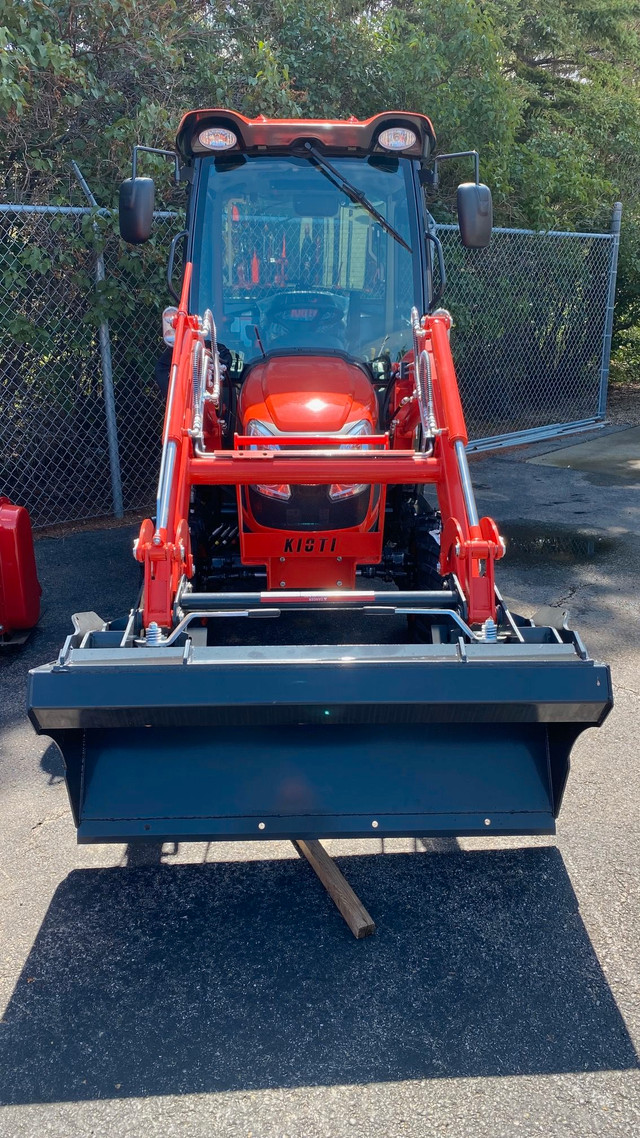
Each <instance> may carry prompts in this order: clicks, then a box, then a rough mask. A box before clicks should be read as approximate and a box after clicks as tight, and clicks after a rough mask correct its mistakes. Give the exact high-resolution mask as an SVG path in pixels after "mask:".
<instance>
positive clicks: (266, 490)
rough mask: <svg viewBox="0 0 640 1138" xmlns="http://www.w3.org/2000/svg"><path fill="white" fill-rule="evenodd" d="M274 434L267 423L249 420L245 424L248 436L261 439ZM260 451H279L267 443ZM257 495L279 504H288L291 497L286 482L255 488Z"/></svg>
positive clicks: (273, 445)
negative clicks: (276, 501)
mask: <svg viewBox="0 0 640 1138" xmlns="http://www.w3.org/2000/svg"><path fill="white" fill-rule="evenodd" d="M274 433H275V432H274V430H273V428H272V427H270V426H269V425H268V424H267V423H262V422H261V421H260V419H250V420H249V422H248V423H247V434H248V435H261V436H262V437H265V436H267V437H269V436H270V435H273V434H274ZM251 449H252V450H257V449H258V448H257V447H252V448H251ZM261 449H262V450H280V447H279V446H278V444H277V443H269V444H265V445H263V447H262V448H261ZM256 490H257V491H258V493H259V494H263V495H264V497H265V498H277V499H278V500H279V501H280V502H288V501H289V498H290V497H291V487H290V486H288V485H287V483H286V482H278V483H276V485H273V486H271V485H268V486H264V485H261V486H256Z"/></svg>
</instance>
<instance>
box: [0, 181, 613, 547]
mask: <svg viewBox="0 0 640 1138" xmlns="http://www.w3.org/2000/svg"><path fill="white" fill-rule="evenodd" d="M619 222H620V212H619V207H616V210H615V211H614V224H613V228H612V232H611V233H608V234H575V233H547V234H541V233H534V232H530V231H527V230H512V229H497V230H495V231H494V237H493V240H492V243H491V246H490V248H489V249H486V250H465V249H464V248H463V247H462V245H461V244H460V240H459V237H458V234H457V229H456V227H455V226H440V227H439V234H440V237H441V240H442V242H443V245H444V251H445V260H446V264H447V275H448V281H449V284H448V287H447V293H446V296H445V303H446V305H447V307H448V308H449V309H450V310H451V311H452V313H453V316H454V320H455V326H454V329H453V332H452V343H453V347H454V354H455V358H456V363H457V367H458V373H459V378H460V384H461V389H462V395H463V402H464V406H465V411H466V415H467V421H468V425H469V433H470V437H471V438H472V439H474V440H475V442H474V443H473V444H472V445H474V446H476V447H479V448H483V447H489V446H497V445H505V444H506V443H511V444H513V443H514V442H518V441H526V440H527V439H529V438H535V437H548V436H550V435H554V434H558V433H560V432H562V431H563V430H566V429H568V428H575V427H576V426H577V425H578V426H579V425H584V424H589V423H595V422H598V421H602V419H603V416H604V409H605V405H606V384H607V375H608V361H609V352H610V344H611V318H612V313H613V296H614V289H615V271H616V263H617V248H618V234H619ZM180 224H181V222H180V219H179V218H178V217H176V215H174V214H168V213H164V214H157V215H156V227H155V238H154V240H153V242H152V243H150V244H149V245H148V246H145V247H144V248H143V249H131V248H128V247H126V246H125V245H124V244H123V243H122V242H121V241H120V239H119V238H118V237H117V236H116V234H115V232H114V219H113V218H112V217H111V216H110V215H109V214H108V213H107V212H106V211H104V210H95V209H90V208H83V207H77V206H66V207H65V206H35V205H28V206H25V205H13V204H9V205H0V493H6V494H8V495H9V496H10V497H12V498H13V499H14V500H15V501H17V502H20V503H21V504H23V505H26V506H27V507H28V508H29V510H30V512H31V515H32V520H33V523H34V525H35V526H36V527H42V526H48V525H52V524H56V523H61V522H68V521H77V520H84V519H89V518H93V517H97V516H101V515H108V514H115V515H116V516H118V515H120V514H121V513H122V511H125V512H130V511H142V510H146V509H147V508H149V505H150V503H151V502H152V501H153V499H154V492H155V482H156V477H157V469H158V457H159V440H160V434H161V423H162V415H163V406H162V400H161V397H160V395H159V393H158V390H157V388H156V385H155V383H154V379H153V371H154V366H155V362H156V360H157V358H158V355H159V353H160V351H161V350H162V348H163V344H162V340H161V338H160V315H161V311H162V308H163V307H164V305H165V304H166V303H168V300H167V291H166V282H165V279H164V270H165V264H166V255H167V250H168V245H169V242H170V239H171V237H172V236H173V234H174V233H175V232H176V231H177V230H178V229H179V228H180ZM109 363H110V374H109V368H108V364H109ZM105 378H106V384H105ZM114 464H115V465H114Z"/></svg>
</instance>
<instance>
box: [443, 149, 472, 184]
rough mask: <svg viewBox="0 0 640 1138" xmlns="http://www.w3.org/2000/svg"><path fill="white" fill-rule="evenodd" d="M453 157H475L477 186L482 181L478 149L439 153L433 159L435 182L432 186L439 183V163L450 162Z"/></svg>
mask: <svg viewBox="0 0 640 1138" xmlns="http://www.w3.org/2000/svg"><path fill="white" fill-rule="evenodd" d="M452 158H473V164H474V168H475V172H476V186H477V185H479V183H480V155H479V154H478V151H477V150H457V151H456V152H455V153H453V154H438V157H437V158H434V160H433V182H432V186H433V188H434V189H435V187H436V186H437V185H438V164H439V163H440V162H449V161H450V160H451V159H452Z"/></svg>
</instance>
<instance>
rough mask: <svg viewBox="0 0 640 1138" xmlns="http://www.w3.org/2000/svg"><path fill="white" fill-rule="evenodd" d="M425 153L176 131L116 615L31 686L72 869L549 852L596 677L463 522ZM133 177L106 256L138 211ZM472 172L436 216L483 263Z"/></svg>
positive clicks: (405, 116)
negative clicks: (129, 574)
mask: <svg viewBox="0 0 640 1138" xmlns="http://www.w3.org/2000/svg"><path fill="white" fill-rule="evenodd" d="M434 147H435V136H434V132H433V128H432V125H431V123H430V121H429V119H428V118H426V117H425V116H424V115H419V114H409V113H404V112H402V113H401V112H388V113H384V114H379V115H376V116H374V117H373V118H371V119H368V120H367V121H364V122H359V121H357V120H349V121H346V122H326V121H314V120H309V121H305V120H275V119H271V120H270V119H266V118H265V117H264V116H259V117H258V118H257V119H252V120H249V119H246V118H244V117H243V116H241V115H239V114H237V113H235V112H232V111H228V110H199V111H192V112H190V113H189V114H187V115H186V116H185V117H184V119H183V120H182V123H181V124H180V128H179V131H178V137H177V144H176V155H175V158H176V165H177V168H178V170H179V176H180V179H181V180H183V181H184V182H186V184H187V186H188V207H187V228H186V230H185V231H184V232H183V233H182V234H179V235H178V237H177V238H176V239H174V244H173V246H172V252H171V256H170V268H169V285H170V287H172V283H171V275H172V271H171V270H172V265H173V261H174V254H175V248H176V244H177V241H178V240H179V239H183V240H184V241H185V243H186V250H185V251H186V256H185V269H184V273H183V280H182V288H181V294H180V296H179V297H177V299H178V305H177V307H176V308H173V309H167V310H166V311H165V314H164V332H165V339H166V340H167V342H168V343H170V344H172V345H173V352H172V359H171V365H170V372H169V381H168V396H167V407H166V415H165V425H164V435H163V451H162V461H161V468H160V475H159V482H158V495H157V503H156V512H155V517H154V518H149V519H146V520H145V521H144V522H143V523H142V526H141V529H140V534H139V537H138V539H137V541H136V544H135V556H136V557H137V559H138V560H139V561H140V563H141V565H142V566H143V571H144V586H143V590H142V595H141V600H140V603H139V605H136V606H134V608H133V609H132V610H131V613H130V614H129V616H128V617H126V618H123V619H122V620H116V621H111V622H109V623H107V622H102V621H101V620H96V619H95V616H93V617H91V618H89V617H88V616H87V614H81V616H80V617H76V618H75V628H76V631H75V632H74V634H73V635H72V636H70V637H69V639H68V641H67V643H66V645H65V648H64V650H63V652H62V654H61V657H60V659H59V661H58V662H57V663H56V664H55V665H47V666H45V667H43V668H40V669H36V670H35V671H34V672H33V673H32V676H31V690H30V713H31V717H32V719H33V722H34V724H35V725H36V728H37V729H38V730H39V731H42V732H45V733H46V734H50V735H51V736H52V737H53V738H54V739H55V740H56V741H57V742H58V744H59V746H60V747H61V750H62V752H63V755H64V758H65V763H66V766H67V782H68V786H69V791H70V796H71V802H72V806H73V809H74V814H75V818H76V823H77V825H78V832H79V838H80V840H81V841H110V840H113V841H123V840H132V839H135V838H153V839H154V840H158V839H159V838H162V839H164V838H166V839H179V838H181V837H182V838H190V839H193V838H203V839H211V838H229V837H238V838H248V837H253V838H269V837H275V836H277V837H283V836H286V837H293V838H308V837H323V836H324V837H326V836H331V835H335V834H342V835H351V836H369V835H371V834H372V832H375V833H377V834H378V835H379V836H385V835H399V834H403V835H407V834H408V835H416V834H421V835H424V834H428V833H431V834H437V833H457V834H462V833H465V834H474V833H475V834H477V833H486V832H487V830H488V828H489V827H491V829H492V830H493V831H496V830H497V831H499V832H501V833H547V832H553V829H554V818H555V816H556V815H557V812H558V810H559V807H560V801H561V797H562V791H563V787H564V783H565V780H566V776H567V772H568V761H569V752H570V749H571V746H572V744H573V741H574V739H575V738H576V736H577V735H578V734H579V733H580V731H582V730H583V729H584V728H585V727H586V726H590V725H595V724H598V723H600V722H601V721H602V719H603V718H604V716H605V715H606V714H607V712H608V710H609V708H610V706H611V687H610V677H609V672H608V669H607V668H606V667H605V666H604V665H601V664H596V663H595V662H593V661H592V660H590V659H589V658H588V657H587V655H586V652H585V650H584V648H583V646H582V644H581V642H580V640H579V638H578V637H577V636H576V635H575V633H573V632H571V631H570V630H569V629H567V628H565V627H563V626H562V625H561V626H560V627H559V628H555V627H549V626H546V625H543V626H541V627H540V626H538V625H537V624H536V623H534V622H532V621H526V620H523V619H522V618H520V617H515V616H514V615H513V614H511V613H510V612H509V611H508V609H507V607H506V606H505V604H504V602H503V600H502V598H501V597H500V594H499V592H498V591H497V589H496V585H495V577H494V569H495V563H496V562H497V561H498V560H499V559H500V558H501V557H502V556H503V553H504V542H503V541H502V539H501V537H500V534H499V531H498V529H497V526H496V524H495V522H494V521H493V520H492V519H491V518H487V517H479V515H478V511H477V508H476V503H475V499H474V494H473V488H472V485H471V478H470V475H469V468H468V464H467V458H466V452H465V445H466V442H467V434H466V428H465V422H464V416H463V412H462V406H461V402H460V396H459V393H458V387H457V382H456V376H455V370H454V365H453V360H452V356H451V351H450V345H449V332H450V328H451V323H452V321H451V317H450V315H449V313H448V312H447V311H445V310H444V309H443V308H442V307H440V305H441V301H442V296H443V291H444V287H445V271H444V264H443V256H442V248H441V245H440V242H439V240H438V237H437V233H436V229H435V225H434V222H433V219H432V217H431V215H430V214H429V212H428V209H427V206H426V198H425V193H424V188H425V186H430V187H431V189H434V188H435V187H436V185H437V176H436V173H435V170H436V169H437V162H439V161H442V160H443V159H442V158H441V159H438V160H435V161H434ZM138 149H140V148H137V150H138ZM142 149H144V148H142ZM137 150H136V152H134V172H133V174H134V176H133V177H132V178H131V179H128V180H127V181H126V182H125V183H123V186H122V187H121V193H120V227H121V233H122V235H123V237H124V238H125V239H126V240H128V241H130V242H133V243H141V242H143V241H146V240H147V239H148V237H149V235H150V233H151V228H152V222H153V210H154V190H153V183H152V181H151V180H150V179H149V178H140V177H137V169H136V166H137ZM446 157H451V156H446ZM475 158H476V178H475V181H474V182H469V183H465V184H464V185H462V186H460V187H459V190H458V216H459V224H460V233H461V238H462V241H463V243H464V244H465V245H466V246H468V247H472V248H479V249H480V248H482V247H484V246H486V245H487V244H488V243H489V241H490V237H491V225H492V212H491V195H490V193H489V190H488V189H487V187H486V186H484V185H482V184H481V183H480V182H479V178H478V167H477V155H476V156H475ZM223 344H224V348H223ZM223 359H224V360H225V361H226V363H223ZM431 487H433V494H432V496H430V493H429V491H430V488H431ZM265 619H267V620H268V623H267V624H265V623H263V622H264V620H265ZM256 621H258V622H260V623H258V624H256V623H255V622H256ZM276 621H277V622H278V623H277V624H276ZM256 628H258V629H260V630H261V632H262V631H263V630H264V629H267V630H269V632H270V635H269V636H266V637H265V636H264V634H262V635H261V637H259V638H258V642H257V643H256V635H255V630H256Z"/></svg>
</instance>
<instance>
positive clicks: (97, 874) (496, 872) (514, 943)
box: [0, 432, 640, 1138]
mask: <svg viewBox="0 0 640 1138" xmlns="http://www.w3.org/2000/svg"><path fill="white" fill-rule="evenodd" d="M612 434H613V432H611V433H608V434H605V433H603V432H600V433H597V434H594V435H592V436H590V438H587V437H585V438H584V439H583V438H581V437H580V436H578V437H577V438H576V440H575V441H576V442H577V443H579V444H580V445H582V444H583V443H584V442H585V441H586V442H589V443H592V442H593V440H595V450H596V452H597V448H598V440H599V439H600V440H603V441H606V447H604V446H603V447H602V449H603V455H604V453H605V451H606V448H611V447H612V446H614V443H613V442H612ZM568 441H570V440H567V439H564V440H563V441H562V444H561V446H560V444H558V445H557V446H556V445H554V444H552V443H546V444H538V445H537V446H536V447H530V448H527V449H526V450H525V449H520V450H518V451H512V452H503V453H502V454H497V455H496V454H493V455H481V456H478V457H477V458H476V459H474V460H473V466H472V473H473V477H474V482H475V485H476V491H477V497H478V501H479V505H480V508H481V510H482V511H483V512H488V513H490V514H492V515H493V516H495V517H496V519H497V520H498V521H499V523H500V525H501V528H502V529H503V532H505V533H506V535H507V538H508V544H509V551H508V556H507V558H505V560H504V562H503V563H502V564H501V566H500V567H499V577H498V583H499V586H500V588H501V589H502V591H503V593H504V594H506V595H507V596H509V597H512V598H514V599H515V600H516V602H517V604H518V605H519V607H520V608H521V609H522V610H524V611H525V612H529V613H531V612H533V611H534V610H535V609H536V608H537V607H539V606H540V605H542V604H551V605H554V606H556V607H558V608H569V609H570V611H571V616H572V624H573V625H574V626H575V627H577V628H578V630H579V631H580V632H581V634H582V635H583V639H584V640H585V641H586V643H587V645H588V647H589V649H590V651H591V654H592V655H593V656H595V657H597V658H599V659H603V660H606V661H607V662H608V663H610V664H611V666H612V671H613V680H614V692H615V701H616V702H615V708H614V710H613V712H612V713H611V715H610V716H609V718H608V720H607V721H606V723H605V724H604V726H603V727H602V728H601V729H600V730H591V731H587V732H585V733H584V734H583V735H582V736H581V738H580V739H579V741H578V743H577V744H576V746H575V748H574V752H573V762H572V771H571V775H570V778H569V784H568V789H567V792H566V796H565V801H564V806H563V810H562V813H561V815H560V819H559V824H558V835H557V838H556V839H546V838H540V839H528V840H527V839H521V838H511V839H498V838H495V837H494V838H482V839H459V840H457V841H455V840H453V839H449V840H441V841H429V840H427V839H425V840H424V841H415V842H414V841H413V840H411V841H409V840H407V841H402V840H395V841H384V842H382V841H380V840H370V841H359V842H356V841H343V842H327V843H326V845H327V848H328V850H329V852H330V853H332V854H333V855H335V856H336V858H337V861H338V864H339V865H340V867H341V868H342V870H343V872H344V873H345V876H346V877H347V878H348V880H349V882H350V883H351V884H352V885H353V887H354V888H355V889H356V891H357V892H358V894H359V895H360V897H361V898H362V900H363V902H364V904H365V905H366V907H367V909H368V910H369V912H370V913H371V914H372V915H373V917H374V919H375V921H376V925H377V931H376V934H375V935H374V936H373V937H370V938H368V939H366V940H363V941H356V940H354V939H353V937H352V936H351V934H350V933H349V931H348V929H347V928H346V926H345V924H344V922H343V921H342V919H341V918H340V916H339V914H338V913H337V910H335V908H334V907H333V905H332V902H331V901H330V900H329V898H328V897H327V895H326V894H325V892H324V890H323V889H322V887H321V885H320V884H319V882H318V881H317V879H316V878H315V876H314V874H313V872H312V871H311V869H310V867H309V866H308V865H307V863H306V862H305V861H304V860H303V859H301V858H300V857H299V856H298V854H297V853H296V851H295V849H294V848H293V846H291V845H290V844H289V843H259V844H258V843H244V844H235V845H234V844H231V843H219V844H215V843H214V844H211V845H196V844H193V845H186V844H183V845H180V846H179V847H178V848H175V847H172V846H170V845H169V844H165V845H164V846H163V847H157V846H154V845H150V846H148V847H144V848H139V847H124V846H83V847H78V846H77V845H76V843H75V831H74V828H73V824H72V820H71V816H70V812H69V807H68V801H67V796H66V791H65V787H64V782H63V779H62V766H61V761H60V758H59V755H58V752H57V750H56V748H55V747H54V746H53V745H50V744H49V743H48V740H46V739H44V738H38V737H37V736H36V735H35V733H34V732H33V730H32V728H31V726H30V724H29V722H28V720H27V718H26V713H25V683H26V673H27V671H28V669H29V668H30V667H33V666H34V665H36V664H40V663H44V662H46V661H49V660H51V659H53V657H54V656H55V654H56V653H57V651H58V649H59V648H60V646H61V644H62V641H63V638H64V635H65V633H66V632H67V631H68V630H69V627H70V623H69V616H70V613H71V612H74V611H79V610H85V609H95V610H96V611H98V612H99V613H100V614H101V615H103V616H104V617H105V618H111V617H114V616H116V615H119V614H120V613H122V612H124V611H126V610H127V609H128V608H129V607H130V604H131V603H132V599H133V597H134V596H135V592H136V588H137V579H138V578H137V572H138V571H137V566H136V565H135V563H134V561H133V559H132V558H131V541H132V537H133V530H132V529H131V527H123V528H120V529H109V530H95V531H91V532H84V533H73V534H69V535H67V536H64V537H57V538H40V539H39V540H38V541H37V543H36V556H37V561H38V569H39V574H40V579H41V582H42V585H43V591H44V596H43V601H44V610H43V616H42V619H41V622H40V625H39V627H38V628H37V630H36V631H35V633H34V634H33V636H32V637H31V639H30V641H29V642H28V644H27V645H26V646H25V647H24V648H23V649H22V650H21V651H19V652H10V653H5V654H4V655H3V656H2V658H1V659H0V691H1V695H2V704H1V706H0V722H1V724H2V735H1V737H0V820H1V825H2V834H3V838H4V846H3V850H2V856H1V858H0V897H1V899H2V910H1V912H0V1005H1V1006H0V1013H3V1014H2V1019H1V1020H0V1103H2V1104H3V1105H2V1108H1V1109H0V1135H2V1136H3V1138H4V1136H5V1135H6V1136H7V1138H9V1136H11V1138H14V1136H15V1138H23V1136H24V1138H27V1136H29V1138H31V1136H32V1135H35V1134H48V1135H54V1136H56V1138H58V1136H59V1138H67V1136H69V1135H74V1136H77V1138H84V1136H87V1138H88V1136H90V1135H100V1136H102V1135H107V1134H108V1135H109V1136H110V1138H128V1136H136V1138H137V1136H138V1135H140V1136H141V1135H145V1136H147V1135H155V1134H158V1135H160V1134H161V1135H163V1138H168V1136H172V1135H179V1136H187V1135H189V1136H190V1135H194V1136H199V1135H210V1134H211V1135H223V1136H225V1138H227V1136H228V1138H241V1136H243V1138H249V1136H250V1138H342V1136H343V1135H350V1136H353V1135H357V1136H360V1135H362V1136H363V1138H369V1136H372V1138H373V1136H374V1135H375V1136H376V1138H387V1136H388V1138H396V1136H402V1138H404V1136H407V1138H409V1136H410V1138H414V1136H415V1138H430V1136H432V1135H433V1136H434V1138H435V1136H438V1138H440V1136H442V1135H449V1134H450V1135H455V1136H456V1138H467V1136H468V1138H472V1136H473V1138H485V1136H486V1138H501V1136H503V1135H504V1136H509V1138H511V1136H512V1135H514V1134H519V1135H523V1136H527V1135H545V1136H547V1138H556V1136H567V1135H570V1136H574V1135H575V1136H576V1138H578V1136H579V1138H590V1136H591V1135H618V1134H619V1135H623V1134H629V1135H632V1134H633V1135H637V1134H638V1133H640V1073H639V1064H638V1050H639V1048H640V968H639V962H640V953H639V947H640V909H639V906H638V899H639V893H640V885H639V882H640V785H639V779H640V775H639V771H640V763H639V761H638V760H639V757H640V746H639V742H638V736H639V734H640V731H639V725H638V706H639V701H640V679H639V678H638V677H639V664H640V646H639V643H638V627H639V625H638V617H639V609H640V588H639V582H640V577H639V574H638V565H639V563H640V464H638V463H635V465H634V462H635V458H634V455H635V451H633V448H632V450H631V452H629V453H630V458H628V459H625V458H624V457H620V456H618V458H614V459H613V460H612V459H611V458H610V459H609V460H608V461H615V462H616V463H617V466H616V471H615V477H610V478H609V477H607V474H606V469H605V470H604V474H603V470H602V469H598V468H597V462H596V468H595V469H594V465H593V463H594V454H593V447H592V450H591V451H589V452H588V453H587V455H586V457H585V458H584V461H583V464H582V465H583V466H584V469H579V466H580V455H579V453H578V450H579V448H578V447H574V448H571V449H572V451H573V454H572V455H570V456H569V460H570V461H569V460H568V461H566V462H565V461H560V459H557V458H556V459H555V460H554V459H553V458H552V454H553V453H555V454H556V455H558V454H559V452H560V450H561V448H562V449H563V450H565V451H566V450H567V443H568ZM629 442H630V440H629V438H627V439H626V440H622V439H621V440H620V445H621V446H622V445H623V444H624V445H625V446H626V447H627V449H628V448H629ZM638 454H639V455H640V441H639V443H638ZM549 456H551V458H550V457H549ZM527 459H536V461H535V462H533V461H527ZM596 459H597V453H596ZM549 461H556V462H558V463H559V464H558V465H548V462H549ZM625 463H626V465H625ZM623 468H624V469H623Z"/></svg>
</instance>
